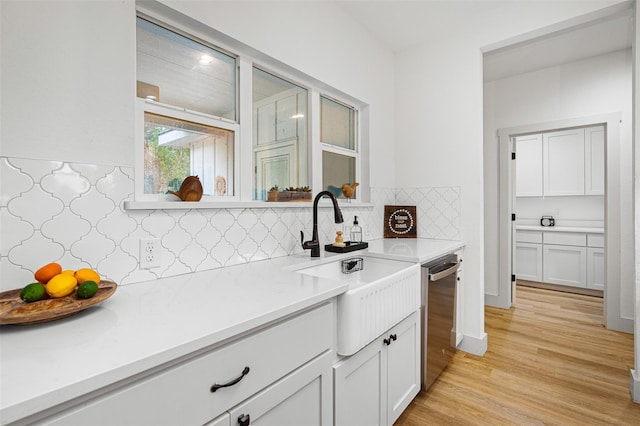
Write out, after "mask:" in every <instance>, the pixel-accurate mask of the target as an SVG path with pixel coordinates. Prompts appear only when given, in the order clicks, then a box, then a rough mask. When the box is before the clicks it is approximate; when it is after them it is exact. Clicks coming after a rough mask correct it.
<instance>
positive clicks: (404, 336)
mask: <svg viewBox="0 0 640 426" xmlns="http://www.w3.org/2000/svg"><path fill="white" fill-rule="evenodd" d="M412 316H414V319H413V320H410V321H406V320H405V321H403V322H401V323H400V324H399V325H398V326H396V327H394V329H393V330H392V332H391V334H392V335H393V338H392V340H391V344H389V345H388V346H387V354H388V355H387V364H388V366H387V374H388V378H387V386H388V391H387V400H388V409H387V414H388V418H389V419H388V424H389V425H391V424H393V423H394V422H395V421H396V420H397V419H398V417H400V414H402V412H403V411H404V410H405V409H406V408H407V407H408V406H409V404H410V403H411V401H412V400H413V398H414V397H415V396H416V395H417V394H418V392H420V315H419V311H416V312H415V313H413V314H412ZM454 332H455V331H454Z"/></svg>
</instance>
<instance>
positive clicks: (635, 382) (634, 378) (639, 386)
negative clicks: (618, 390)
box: [629, 370, 640, 403]
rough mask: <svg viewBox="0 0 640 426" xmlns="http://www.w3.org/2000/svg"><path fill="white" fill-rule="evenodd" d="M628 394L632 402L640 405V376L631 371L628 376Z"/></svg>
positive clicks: (636, 372)
mask: <svg viewBox="0 0 640 426" xmlns="http://www.w3.org/2000/svg"><path fill="white" fill-rule="evenodd" d="M629 393H631V399H633V402H638V403H640V374H638V371H636V370H631V371H630V374H629Z"/></svg>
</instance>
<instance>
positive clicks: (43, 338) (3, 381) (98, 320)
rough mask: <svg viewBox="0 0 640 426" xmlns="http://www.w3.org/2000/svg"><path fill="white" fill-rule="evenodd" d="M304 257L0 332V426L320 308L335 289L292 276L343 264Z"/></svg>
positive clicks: (146, 291)
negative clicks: (325, 264) (302, 270)
mask: <svg viewBox="0 0 640 426" xmlns="http://www.w3.org/2000/svg"><path fill="white" fill-rule="evenodd" d="M369 244H370V245H369V250H367V251H368V252H369V255H371V256H383V257H387V258H391V259H396V260H405V261H410V262H424V261H428V260H431V259H433V258H436V257H438V256H440V255H443V254H446V253H448V252H451V251H454V250H457V249H458V248H460V247H462V246H463V245H464V244H463V243H462V242H460V241H444V240H426V239H420V240H377V241H372V242H370V243H369ZM365 252H366V251H362V252H352V253H346V254H333V253H327V252H323V253H322V257H320V258H316V259H311V258H310V256H309V252H306V253H304V254H298V255H293V256H288V257H280V258H276V259H270V260H263V261H259V262H252V263H247V264H243V265H236V266H232V267H226V268H220V269H214V270H209V271H203V272H197V273H193V274H186V275H179V276H174V277H168V278H162V279H157V280H152V281H146V282H141V283H135V284H130V285H124V286H119V287H118V290H117V291H116V293H115V294H114V295H113V296H112V297H111V298H110V299H108V300H106V301H105V302H103V303H102V304H100V305H98V306H94V307H92V308H89V309H87V310H86V311H83V312H80V313H78V314H76V315H74V316H71V317H68V318H65V319H60V320H57V321H53V322H50V323H45V324H37V325H24V326H11V325H4V326H1V327H0V423H2V424H6V423H10V422H13V421H15V420H18V419H21V418H23V417H26V416H28V415H31V414H34V413H37V412H40V411H42V410H45V409H47V408H51V407H53V406H56V405H58V404H61V403H64V402H67V401H72V400H73V399H74V398H77V397H79V396H81V395H83V394H86V393H88V392H92V391H94V390H97V389H100V388H102V387H104V386H107V385H110V384H113V383H116V382H118V381H120V380H123V379H126V378H128V377H131V376H133V375H135V374H139V373H142V372H144V371H146V370H149V369H151V368H154V367H157V366H160V365H162V364H164V363H166V362H169V361H171V360H174V359H176V358H180V357H182V356H185V355H188V354H189V353H192V352H193V351H196V350H199V349H202V348H207V347H209V346H212V345H216V344H219V343H222V342H224V341H225V340H226V339H229V338H232V337H234V336H237V335H240V334H242V333H245V332H247V331H250V330H252V329H254V328H256V327H259V326H262V325H265V324H268V323H270V322H272V321H276V320H278V319H281V318H283V317H285V316H287V315H290V314H293V313H295V312H297V311H300V310H302V309H305V308H308V307H310V306H313V305H316V304H318V303H322V302H324V301H327V300H329V299H331V298H333V297H336V296H338V295H339V294H341V293H343V292H345V291H346V289H347V284H345V283H344V282H339V281H333V280H330V279H323V278H318V277H313V276H310V275H306V274H300V273H298V272H295V270H296V269H300V268H303V267H307V266H312V265H315V264H319V263H323V262H326V261H329V260H333V259H340V258H346V257H351V256H353V255H357V254H359V253H362V254H365Z"/></svg>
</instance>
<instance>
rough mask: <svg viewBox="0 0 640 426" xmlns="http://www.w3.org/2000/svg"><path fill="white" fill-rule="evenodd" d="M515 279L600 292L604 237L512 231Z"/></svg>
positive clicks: (602, 278)
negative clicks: (514, 239) (514, 233)
mask: <svg viewBox="0 0 640 426" xmlns="http://www.w3.org/2000/svg"><path fill="white" fill-rule="evenodd" d="M515 260H516V269H515V274H516V278H517V279H521V280H528V281H538V282H545V283H550V284H560V285H567V286H571V287H580V288H588V289H593V290H604V286H605V281H604V280H605V275H604V269H605V261H604V234H600V233H597V234H596V233H584V232H559V231H534V230H522V229H519V230H517V231H516V255H515Z"/></svg>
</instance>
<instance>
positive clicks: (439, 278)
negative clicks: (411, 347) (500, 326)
mask: <svg viewBox="0 0 640 426" xmlns="http://www.w3.org/2000/svg"><path fill="white" fill-rule="evenodd" d="M460 262H461V261H458V256H457V255H455V254H449V255H446V256H443V257H440V258H438V259H436V260H434V261H432V262H429V263H425V264H423V265H422V283H421V293H422V294H421V297H422V302H421V308H422V339H421V340H422V341H421V345H422V350H421V360H422V389H423V390H427V389H429V388H430V387H431V385H432V384H433V382H435V381H436V379H437V378H438V376H440V373H442V370H444V369H445V368H446V367H447V365H448V364H449V361H450V360H451V358H452V357H453V354H454V353H455V346H456V342H455V340H456V338H455V330H453V326H454V319H455V298H456V279H457V274H456V272H457V271H458V269H459V268H460Z"/></svg>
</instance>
